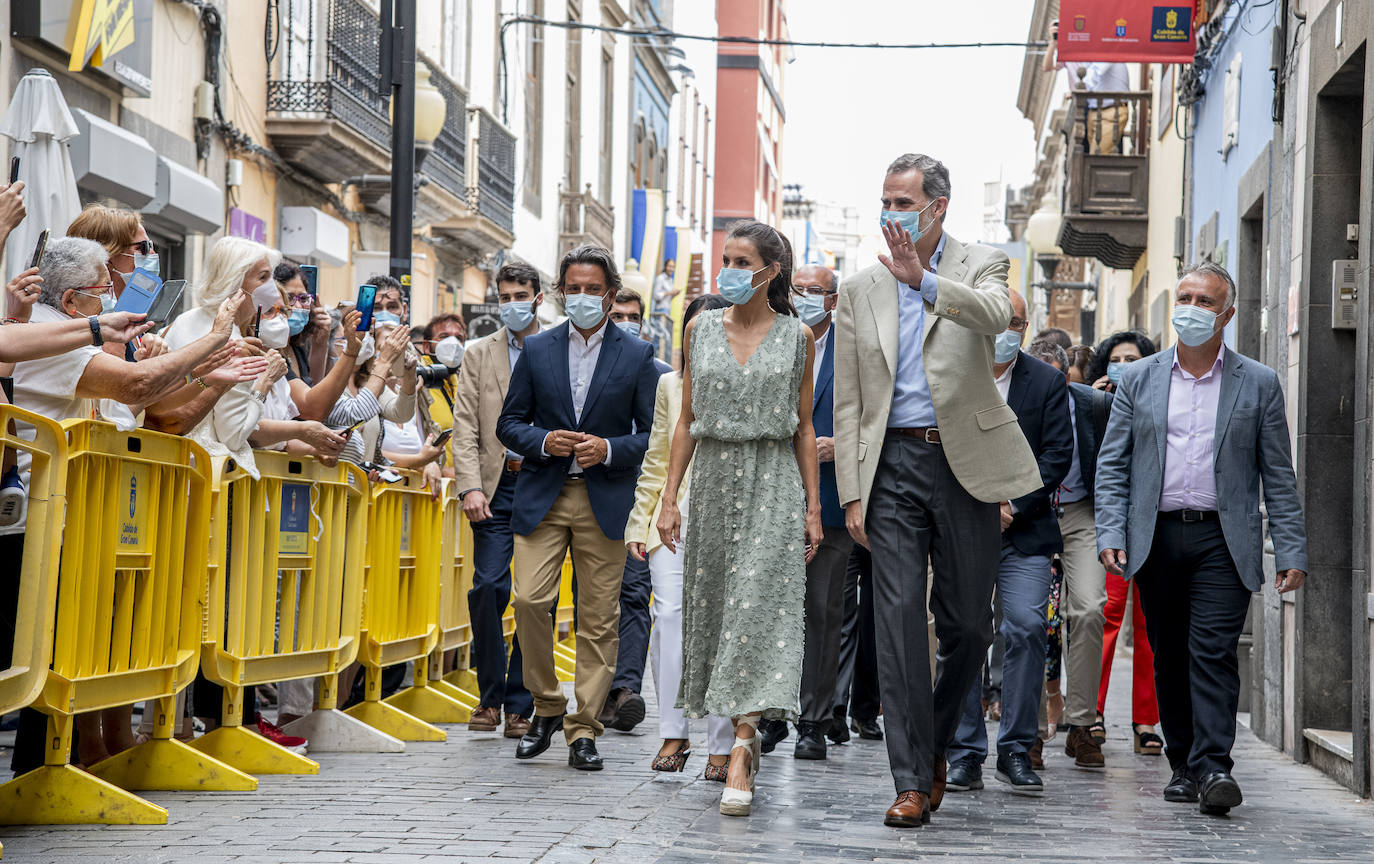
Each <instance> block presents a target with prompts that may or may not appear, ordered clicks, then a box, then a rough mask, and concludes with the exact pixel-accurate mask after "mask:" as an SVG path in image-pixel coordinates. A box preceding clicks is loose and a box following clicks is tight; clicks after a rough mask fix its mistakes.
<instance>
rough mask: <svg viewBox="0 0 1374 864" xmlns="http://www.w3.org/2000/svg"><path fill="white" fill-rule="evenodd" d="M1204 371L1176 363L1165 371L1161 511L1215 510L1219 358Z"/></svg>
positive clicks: (1223, 351) (1220, 353)
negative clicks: (1191, 370)
mask: <svg viewBox="0 0 1374 864" xmlns="http://www.w3.org/2000/svg"><path fill="white" fill-rule="evenodd" d="M1225 353H1226V348H1225V346H1222V348H1221V350H1219V351H1218V352H1217V362H1215V363H1213V364H1212V368H1211V369H1209V370H1207V373H1206V374H1205V375H1202V376H1201V377H1198V378H1194V377H1193V376H1192V375H1190V374H1188V372H1187V371H1186V370H1185V369H1184V368H1183V367H1182V366H1180V365H1179V362H1178V356H1177V355H1175V356H1174V366H1173V369H1172V370H1171V371H1170V373H1169V419H1168V434H1167V437H1166V441H1165V446H1164V485H1163V488H1162V489H1161V490H1160V493H1159V509H1160V510H1161V511H1169V510H1184V509H1187V510H1215V509H1217V481H1216V475H1215V473H1214V469H1213V444H1214V443H1215V442H1214V438H1215V437H1216V431H1217V399H1218V397H1220V396H1221V359H1222V357H1223V356H1224V355H1225Z"/></svg>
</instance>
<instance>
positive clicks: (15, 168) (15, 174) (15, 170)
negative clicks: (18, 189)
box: [10, 156, 19, 186]
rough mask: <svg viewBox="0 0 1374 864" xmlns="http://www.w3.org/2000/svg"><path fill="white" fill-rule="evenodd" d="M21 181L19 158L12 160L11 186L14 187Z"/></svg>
mask: <svg viewBox="0 0 1374 864" xmlns="http://www.w3.org/2000/svg"><path fill="white" fill-rule="evenodd" d="M18 180H19V157H18V156H15V157H13V158H11V159H10V185H11V186H13V185H14V184H15V182H17V181H18Z"/></svg>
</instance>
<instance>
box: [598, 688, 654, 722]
mask: <svg viewBox="0 0 1374 864" xmlns="http://www.w3.org/2000/svg"><path fill="white" fill-rule="evenodd" d="M614 698H615V711H614V712H613V713H612V714H611V722H610V723H607V724H606V725H607V726H610V727H611V728H612V729H614V730H615V731H617V732H629V731H630V730H631V729H633V728H635V727H636V726H638V725H639V724H640V723H641V722H643V720H644V713H645V711H644V697H643V696H640V695H639V694H638V693H635V692H634V691H633V690H622V691H620V693H619V694H618V695H616V696H615V697H614Z"/></svg>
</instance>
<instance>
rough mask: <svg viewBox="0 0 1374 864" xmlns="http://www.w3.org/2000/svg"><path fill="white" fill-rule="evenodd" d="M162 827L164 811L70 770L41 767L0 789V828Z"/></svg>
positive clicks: (56, 766) (75, 770)
mask: <svg viewBox="0 0 1374 864" xmlns="http://www.w3.org/2000/svg"><path fill="white" fill-rule="evenodd" d="M105 761H107V762H108V761H109V760H108V759H107V760H105ZM102 764H103V763H102ZM250 779H251V778H250ZM166 824H167V811H166V810H164V809H162V808H161V807H159V806H157V805H156V804H154V803H153V802H151V801H145V800H143V799H142V798H140V797H138V796H137V795H134V794H133V793H132V792H126V791H124V790H123V789H120V788H119V787H118V786H116V785H114V784H113V783H109V782H106V781H105V780H102V779H100V778H99V777H96V776H94V775H91V774H88V773H86V772H85V771H82V770H81V769H79V768H74V767H72V766H71V765H44V766H43V767H42V768H35V769H34V770H32V771H30V772H28V773H27V774H23V775H21V776H19V777H16V778H15V779H13V780H11V781H10V782H8V783H6V784H4V785H3V786H0V825H166Z"/></svg>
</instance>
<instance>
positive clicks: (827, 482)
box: [811, 324, 844, 528]
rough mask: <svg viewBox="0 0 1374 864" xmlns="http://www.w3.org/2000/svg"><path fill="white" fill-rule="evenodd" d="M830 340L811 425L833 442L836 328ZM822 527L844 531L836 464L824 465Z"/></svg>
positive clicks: (822, 361) (822, 362)
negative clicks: (836, 480) (842, 529)
mask: <svg viewBox="0 0 1374 864" xmlns="http://www.w3.org/2000/svg"><path fill="white" fill-rule="evenodd" d="M829 336H830V338H829V339H827V340H826V343H825V351H824V352H823V353H822V354H821V356H820V357H817V358H816V362H817V363H819V364H820V370H821V371H820V377H818V378H817V379H816V391H815V393H814V394H813V396H812V399H811V424H812V425H813V426H814V427H815V429H816V437H817V438H830V437H833V436H834V435H835V325H834V324H831V325H830V333H829ZM820 491H821V524H822V525H824V526H825V527H827V528H843V527H844V509H843V508H842V507H840V492H839V489H838V488H837V487H836V485H835V463H834V462H833V461H831V462H822V463H821V490H820Z"/></svg>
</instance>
